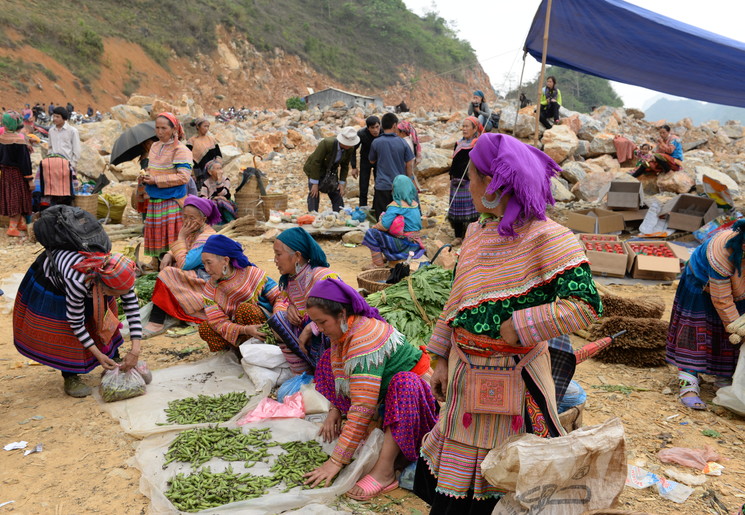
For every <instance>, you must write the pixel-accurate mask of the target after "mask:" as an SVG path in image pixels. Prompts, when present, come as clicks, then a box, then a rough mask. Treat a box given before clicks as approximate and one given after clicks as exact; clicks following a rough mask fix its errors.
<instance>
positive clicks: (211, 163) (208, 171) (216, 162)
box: [204, 157, 222, 173]
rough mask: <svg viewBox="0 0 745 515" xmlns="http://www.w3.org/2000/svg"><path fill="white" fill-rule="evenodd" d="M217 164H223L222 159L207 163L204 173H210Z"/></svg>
mask: <svg viewBox="0 0 745 515" xmlns="http://www.w3.org/2000/svg"><path fill="white" fill-rule="evenodd" d="M216 164H222V159H220V158H219V157H216V158H215V159H212V160H211V161H207V164H206V165H204V171H205V172H207V173H210V170H211V169H212V167H213V166H215V165H216Z"/></svg>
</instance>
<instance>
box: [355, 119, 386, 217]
mask: <svg viewBox="0 0 745 515" xmlns="http://www.w3.org/2000/svg"><path fill="white" fill-rule="evenodd" d="M365 125H366V127H365V128H364V129H360V130H358V131H357V136H359V137H360V142H359V143H357V145H356V146H355V147H354V154H352V177H355V178H356V177H357V175H358V171H357V147H360V169H359V177H360V207H362V206H366V205H367V192H368V191H369V189H370V172H372V175H373V178H374V177H375V165H373V164H372V163H370V146H371V145H372V142H373V141H374V140H375V138H377V137H378V136H380V118H378V117H377V116H368V117H367V120H365Z"/></svg>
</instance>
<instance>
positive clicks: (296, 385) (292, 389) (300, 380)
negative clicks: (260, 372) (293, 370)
mask: <svg viewBox="0 0 745 515" xmlns="http://www.w3.org/2000/svg"><path fill="white" fill-rule="evenodd" d="M311 381H313V376H312V375H310V374H308V373H307V372H303V373H302V374H301V375H299V376H295V377H293V378H292V379H290V380H289V381H285V384H283V385H282V386H281V387H280V388H279V390H277V400H278V401H279V402H284V401H283V399H284V398H285V396H286V395H292V394H294V393H297V392H299V391H300V387H301V386H303V385H304V384H308V383H310V382H311Z"/></svg>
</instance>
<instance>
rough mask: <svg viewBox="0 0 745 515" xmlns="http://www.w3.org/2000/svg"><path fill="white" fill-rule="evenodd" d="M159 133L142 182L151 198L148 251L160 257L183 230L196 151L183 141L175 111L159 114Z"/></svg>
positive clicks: (182, 131) (146, 231)
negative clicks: (183, 211)
mask: <svg viewBox="0 0 745 515" xmlns="http://www.w3.org/2000/svg"><path fill="white" fill-rule="evenodd" d="M155 135H156V136H157V138H158V141H156V142H155V143H153V145H152V147H150V154H149V156H148V168H147V171H146V172H145V175H144V176H143V178H142V182H143V183H144V184H145V192H146V193H147V195H148V197H149V198H150V200H149V203H148V206H147V216H146V218H145V255H147V256H151V257H153V258H154V259H155V260H159V259H160V258H161V257H162V256H163V254H165V253H166V252H168V250H169V249H170V245H171V243H173V242H174V241H176V240H177V239H178V234H179V231H180V230H181V223H182V220H181V208H182V207H183V200H184V197H186V193H187V191H186V185H187V183H188V182H189V180H190V179H191V167H192V155H191V150H189V149H188V148H186V146H185V145H184V144H183V143H181V140H182V139H183V138H184V130H183V129H182V128H181V123H180V122H179V121H178V119H177V118H176V117H175V116H174V115H173V114H172V113H166V112H164V113H160V114H159V115H158V117H157V118H156V119H155Z"/></svg>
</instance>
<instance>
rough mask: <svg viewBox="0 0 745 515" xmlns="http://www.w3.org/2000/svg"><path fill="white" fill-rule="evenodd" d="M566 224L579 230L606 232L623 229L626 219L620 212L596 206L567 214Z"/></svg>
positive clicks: (595, 232)
mask: <svg viewBox="0 0 745 515" xmlns="http://www.w3.org/2000/svg"><path fill="white" fill-rule="evenodd" d="M566 226H567V227H569V228H570V229H572V230H573V231H577V232H586V233H593V234H606V233H609V232H621V231H623V228H624V221H623V216H621V214H620V213H614V212H613V211H608V210H607V209H600V208H598V207H596V208H592V209H580V210H579V211H572V212H571V213H569V214H568V215H567V221H566Z"/></svg>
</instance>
